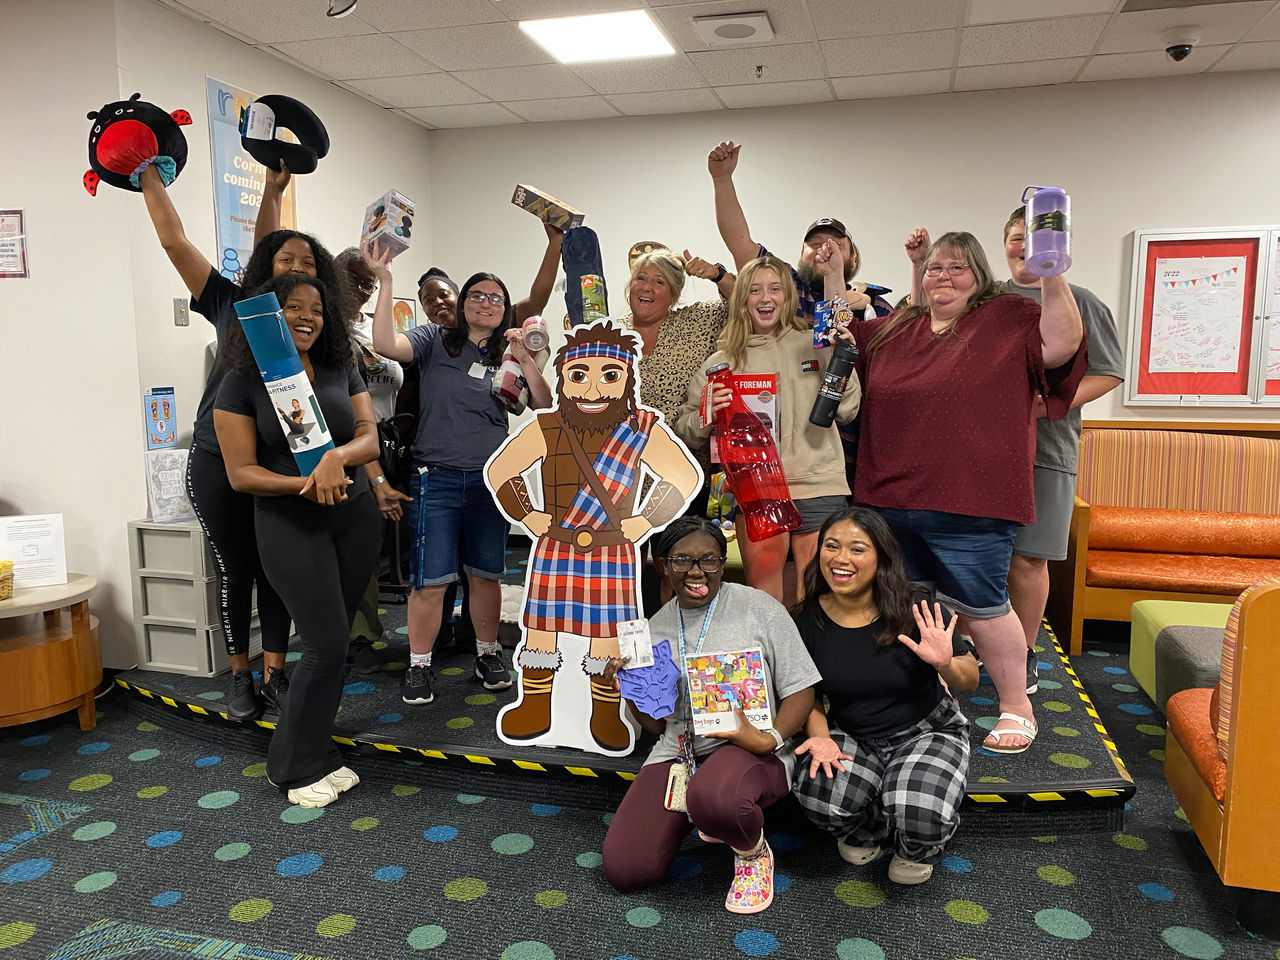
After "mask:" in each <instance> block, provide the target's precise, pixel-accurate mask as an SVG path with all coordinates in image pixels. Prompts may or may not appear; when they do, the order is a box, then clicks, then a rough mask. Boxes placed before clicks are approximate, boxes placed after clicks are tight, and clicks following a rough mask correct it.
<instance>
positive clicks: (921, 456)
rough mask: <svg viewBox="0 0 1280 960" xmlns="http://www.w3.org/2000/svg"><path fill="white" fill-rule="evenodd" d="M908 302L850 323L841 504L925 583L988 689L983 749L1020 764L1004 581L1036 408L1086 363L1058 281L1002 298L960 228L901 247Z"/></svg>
mask: <svg viewBox="0 0 1280 960" xmlns="http://www.w3.org/2000/svg"><path fill="white" fill-rule="evenodd" d="M906 250H907V255H908V257H909V258H910V259H911V263H912V266H913V281H912V296H911V300H912V305H911V306H909V307H906V308H904V309H902V310H899V311H897V312H896V313H894V314H892V315H891V316H889V317H885V318H882V319H876V320H868V321H866V322H864V323H860V324H855V325H854V328H853V329H852V330H851V331H849V332H848V333H847V334H846V335H847V336H851V337H852V338H853V339H854V340H855V342H856V343H857V345H858V348H859V352H860V357H859V360H858V373H859V376H860V377H861V379H862V389H863V402H862V441H861V444H860V446H859V448H858V469H857V480H856V489H855V490H854V499H855V500H856V501H857V502H858V503H862V504H867V505H869V506H873V507H876V508H877V509H878V510H879V511H880V513H881V515H882V516H883V517H884V518H885V520H886V521H887V522H888V524H889V526H890V528H891V529H892V530H893V533H894V536H895V537H896V538H897V540H898V542H899V544H901V546H902V553H903V560H904V562H905V565H906V571H907V576H908V577H910V578H911V579H912V580H916V581H925V582H930V583H934V584H936V587H937V592H938V598H939V599H940V600H941V601H942V602H943V603H944V604H946V605H947V606H948V607H950V608H951V609H953V610H955V611H956V612H957V613H959V614H960V630H961V631H962V632H964V633H967V634H969V635H970V636H971V637H972V638H973V642H974V645H975V646H976V647H977V649H978V655H979V656H980V657H981V658H982V662H983V663H984V664H985V665H986V668H987V672H988V673H989V674H990V675H991V679H992V680H993V681H994V683H995V685H996V692H997V694H998V695H999V699H1000V717H999V720H998V722H997V723H996V725H995V727H994V729H992V731H991V733H990V734H989V735H988V736H987V738H986V740H984V741H983V746H984V747H985V748H986V749H987V750H989V751H991V752H993V753H1021V752H1023V751H1024V750H1026V749H1027V748H1028V747H1030V746H1031V742H1032V741H1033V740H1034V739H1035V736H1036V722H1035V717H1034V715H1033V713H1032V709H1031V701H1030V700H1029V699H1028V698H1027V691H1026V649H1027V645H1026V640H1025V639H1024V637H1023V633H1022V627H1021V625H1020V623H1019V621H1018V618H1017V615H1016V614H1015V613H1014V612H1013V608H1012V606H1011V605H1010V603H1009V595H1008V592H1007V589H1006V583H1007V581H1008V575H1009V560H1010V557H1011V555H1012V552H1013V540H1014V536H1015V535H1016V534H1017V531H1018V527H1019V526H1020V525H1022V524H1024V523H1030V522H1031V521H1033V520H1034V519H1035V501H1034V496H1033V486H1032V473H1031V467H1032V461H1033V459H1034V454H1035V443H1036V434H1035V416H1034V412H1033V409H1034V406H1035V402H1036V399H1037V398H1043V400H1044V403H1045V406H1046V407H1047V409H1048V414H1049V416H1050V417H1053V418H1055V419H1059V418H1061V417H1063V416H1065V415H1066V413H1067V410H1068V408H1069V407H1070V404H1071V398H1072V397H1073V396H1074V395H1075V390H1076V385H1077V384H1078V383H1079V382H1080V378H1081V377H1082V376H1084V372H1085V369H1086V366H1087V363H1086V351H1085V343H1084V327H1083V325H1082V323H1081V320H1080V311H1079V310H1078V309H1077V308H1076V302H1075V298H1074V297H1072V295H1071V290H1070V288H1069V287H1068V286H1067V281H1066V278H1065V277H1063V276H1057V277H1047V278H1045V281H1044V287H1043V296H1044V299H1043V306H1042V305H1040V304H1037V303H1035V302H1034V301H1032V300H1028V299H1027V298H1025V297H1019V296H1015V295H1012V294H1002V293H1001V291H1000V288H999V287H998V286H997V285H996V282H995V279H994V278H993V276H992V274H991V267H990V266H989V265H988V263H987V258H986V254H984V253H983V250H982V247H981V245H980V244H979V243H978V241H977V239H976V238H975V237H974V236H973V234H970V233H963V232H960V233H947V234H944V235H943V236H942V237H940V238H939V239H938V240H937V241H936V242H934V243H932V244H931V243H930V242H929V233H928V231H926V230H924V229H919V230H916V231H915V232H914V233H912V234H911V236H910V237H908V238H907V241H906Z"/></svg>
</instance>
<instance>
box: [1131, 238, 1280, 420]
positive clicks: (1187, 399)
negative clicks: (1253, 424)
mask: <svg viewBox="0 0 1280 960" xmlns="http://www.w3.org/2000/svg"><path fill="white" fill-rule="evenodd" d="M1131 290H1132V291H1133V294H1132V303H1131V309H1130V314H1129V316H1130V350H1129V377H1128V379H1127V381H1126V398H1125V402H1126V403H1127V404H1147V405H1162V406H1209V407H1215V406H1216V407H1230V406H1264V405H1266V406H1269V405H1280V323H1273V320H1272V318H1273V316H1275V317H1277V318H1278V319H1280V227H1242V228H1233V229H1227V230H1211V231H1189V230H1139V231H1136V232H1135V234H1134V258H1133V280H1132V285H1131ZM1177 300H1185V301H1187V302H1188V303H1189V306H1188V305H1185V304H1179V306H1180V307H1184V308H1185V312H1184V313H1183V314H1176V315H1175V316H1176V322H1171V321H1170V311H1169V309H1168V305H1169V304H1170V303H1172V302H1175V301H1177ZM1161 301H1162V302H1163V303H1164V305H1165V312H1164V313H1163V314H1159V313H1158V310H1159V308H1158V306H1157V304H1158V303H1159V302H1161ZM1157 316H1162V317H1163V318H1164V324H1163V326H1162V325H1161V324H1160V323H1158V322H1155V319H1154V318H1156V317H1157ZM1162 329H1163V330H1164V331H1166V332H1167V331H1170V330H1176V334H1174V339H1173V342H1161V341H1160V340H1158V339H1157V340H1153V336H1155V337H1159V336H1161V335H1162V334H1161V331H1162ZM1153 356H1154V357H1156V358H1158V360H1157V361H1156V362H1154V363H1153Z"/></svg>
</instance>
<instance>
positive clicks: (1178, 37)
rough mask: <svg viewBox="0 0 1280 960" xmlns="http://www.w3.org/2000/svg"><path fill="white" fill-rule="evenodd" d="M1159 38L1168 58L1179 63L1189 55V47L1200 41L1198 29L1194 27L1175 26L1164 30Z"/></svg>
mask: <svg viewBox="0 0 1280 960" xmlns="http://www.w3.org/2000/svg"><path fill="white" fill-rule="evenodd" d="M1161 39H1162V40H1163V41H1164V52H1165V54H1166V55H1167V56H1168V57H1169V59H1170V60H1172V61H1173V62H1174V63H1181V62H1182V61H1183V60H1185V59H1187V57H1189V56H1191V48H1192V47H1194V46H1195V45H1196V44H1197V43H1199V42H1200V31H1199V29H1198V28H1196V27H1176V28H1174V29H1173V30H1168V31H1166V32H1165V34H1164V35H1163V36H1162V37H1161Z"/></svg>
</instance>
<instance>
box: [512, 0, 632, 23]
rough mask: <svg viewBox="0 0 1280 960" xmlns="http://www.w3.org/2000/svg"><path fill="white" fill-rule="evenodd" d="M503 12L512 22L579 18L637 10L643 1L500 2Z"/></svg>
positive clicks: (544, 0) (567, 0)
mask: <svg viewBox="0 0 1280 960" xmlns="http://www.w3.org/2000/svg"><path fill="white" fill-rule="evenodd" d="M498 5H499V6H500V7H502V12H503V13H504V14H506V15H507V16H508V17H510V18H511V19H512V20H544V19H546V18H548V17H579V16H584V15H586V14H588V13H610V12H612V11H614V10H635V9H637V8H638V7H643V6H644V3H643V2H642V0H500V2H499V4H498Z"/></svg>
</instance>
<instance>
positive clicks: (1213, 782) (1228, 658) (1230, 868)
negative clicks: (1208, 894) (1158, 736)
mask: <svg viewBox="0 0 1280 960" xmlns="http://www.w3.org/2000/svg"><path fill="white" fill-rule="evenodd" d="M1278 685H1280V578H1277V579H1274V580H1270V581H1267V582H1265V583H1259V584H1256V585H1254V586H1252V587H1249V588H1248V589H1247V590H1245V591H1244V593H1242V594H1241V595H1240V597H1239V599H1238V600H1236V603H1235V606H1234V607H1232V609H1231V614H1230V616H1229V617H1228V618H1227V627H1226V630H1225V631H1224V634H1223V640H1222V670H1221V674H1220V676H1219V680H1218V685H1217V686H1216V687H1214V688H1211V689H1208V690H1183V691H1181V692H1179V693H1175V694H1174V695H1173V696H1171V697H1170V698H1169V702H1168V703H1167V704H1166V706H1165V717H1166V726H1165V759H1164V773H1165V779H1167V780H1168V781H1169V785H1170V786H1171V787H1172V788H1173V792H1174V794H1175V795H1176V796H1177V798H1178V801H1179V803H1181V804H1182V809H1183V812H1184V813H1186V815H1187V819H1188V821H1189V822H1190V823H1191V826H1192V827H1193V828H1194V829H1195V831H1196V836H1197V837H1198V838H1199V840H1200V844H1201V845H1202V846H1203V847H1204V850H1205V853H1206V854H1208V856H1209V859H1210V860H1211V861H1212V862H1213V866H1214V869H1216V870H1217V871H1218V876H1219V877H1220V878H1221V879H1222V882H1223V883H1225V884H1227V885H1228V886H1231V887H1240V888H1243V889H1242V892H1241V899H1240V914H1239V918H1238V919H1239V920H1240V923H1241V925H1242V926H1244V927H1245V929H1246V930H1250V931H1252V932H1255V933H1258V934H1260V935H1262V936H1267V937H1270V938H1272V939H1275V938H1277V937H1280V839H1278V837H1280V834H1277V831H1276V814H1277V812H1280V722H1278V721H1280V713H1277V710H1276V696H1275V693H1276V689H1277V686H1278Z"/></svg>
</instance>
